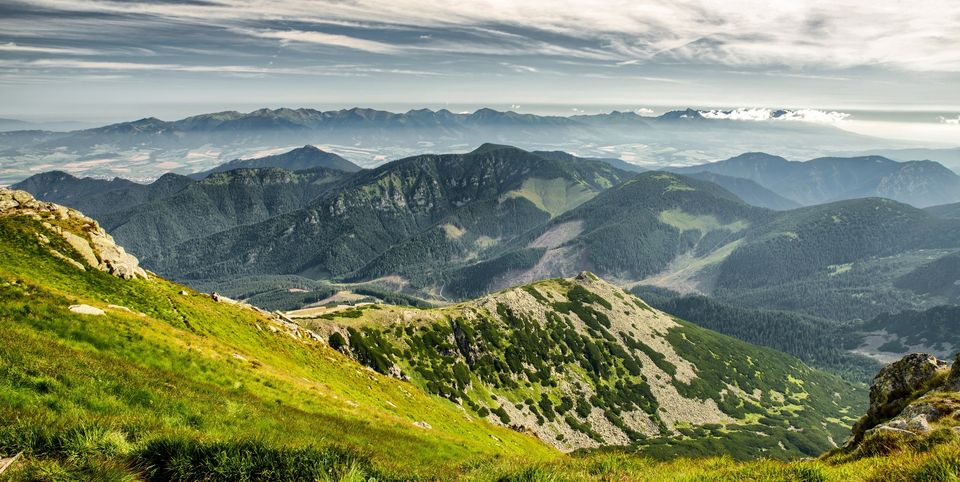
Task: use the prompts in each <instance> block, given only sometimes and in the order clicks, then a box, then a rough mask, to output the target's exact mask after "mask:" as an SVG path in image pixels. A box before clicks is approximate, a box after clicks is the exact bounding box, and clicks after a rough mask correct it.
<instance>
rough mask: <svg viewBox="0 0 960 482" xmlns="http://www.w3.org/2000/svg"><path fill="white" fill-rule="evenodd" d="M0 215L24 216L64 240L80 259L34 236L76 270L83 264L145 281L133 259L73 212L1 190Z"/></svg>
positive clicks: (90, 223)
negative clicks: (39, 223)
mask: <svg viewBox="0 0 960 482" xmlns="http://www.w3.org/2000/svg"><path fill="white" fill-rule="evenodd" d="M0 216H27V217H30V218H33V219H36V220H38V221H41V222H42V223H43V225H44V227H46V228H47V229H49V230H50V231H52V232H54V233H56V234H57V235H59V236H60V237H61V238H63V240H64V241H66V242H67V244H69V245H70V247H72V248H73V249H74V251H76V253H77V255H79V257H80V258H81V259H80V260H75V259H73V258H71V257H69V256H67V255H65V254H64V253H61V252H59V251H57V250H56V249H54V248H53V247H50V246H49V245H50V239H49V238H48V237H47V236H45V235H43V234H42V233H37V239H38V240H39V241H40V242H41V243H42V244H45V245H48V249H49V250H50V252H51V253H52V254H53V255H54V256H56V257H58V258H61V259H64V260H66V261H68V262H70V264H72V265H73V266H75V267H78V268H79V269H84V265H86V266H90V267H93V268H96V269H99V270H100V271H105V272H107V273H110V274H112V275H114V276H116V277H118V278H123V279H133V278H147V272H146V271H144V269H143V268H141V267H140V262H139V261H138V260H137V258H136V257H134V256H133V255H131V254H129V253H127V252H126V251H125V250H124V249H123V247H121V246H119V245H117V243H115V242H114V240H113V237H112V236H110V235H109V234H107V232H106V231H105V230H104V229H103V228H102V227H100V225H99V224H98V223H97V222H96V221H94V220H93V219H90V218H88V217H86V216H84V215H83V214H82V213H81V212H80V211H77V210H76V209H71V208H68V207H65V206H61V205H59V204H54V203H49V202H43V201H38V200H36V199H34V198H33V196H31V195H30V193H28V192H26V191H16V190H11V189H0ZM79 261H82V262H83V263H80V262H79Z"/></svg>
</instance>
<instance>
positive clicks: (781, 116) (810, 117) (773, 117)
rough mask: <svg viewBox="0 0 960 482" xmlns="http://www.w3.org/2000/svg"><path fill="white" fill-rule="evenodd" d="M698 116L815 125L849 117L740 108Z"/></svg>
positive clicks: (837, 113) (803, 111) (702, 112)
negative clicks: (809, 123)
mask: <svg viewBox="0 0 960 482" xmlns="http://www.w3.org/2000/svg"><path fill="white" fill-rule="evenodd" d="M700 115H702V116H704V117H706V118H708V119H729V120H740V121H754V122H756V121H795V122H811V123H815V124H837V123H840V122H843V121H844V120H846V119H847V118H849V117H850V114H847V113H845V112H837V111H824V110H818V109H796V110H783V109H781V110H773V109H768V108H765V107H740V108H737V109H731V110H709V111H701V112H700Z"/></svg>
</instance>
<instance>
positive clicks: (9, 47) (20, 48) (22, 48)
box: [0, 42, 102, 55]
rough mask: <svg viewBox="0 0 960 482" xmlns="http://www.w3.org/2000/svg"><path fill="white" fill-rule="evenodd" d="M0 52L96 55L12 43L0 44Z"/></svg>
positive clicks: (80, 51) (65, 49) (72, 50)
mask: <svg viewBox="0 0 960 482" xmlns="http://www.w3.org/2000/svg"><path fill="white" fill-rule="evenodd" d="M0 52H17V53H31V54H60V55H97V54H100V53H102V52H98V51H96V50H93V49H82V48H72V47H46V46H38V45H20V44H16V43H14V42H7V43H0Z"/></svg>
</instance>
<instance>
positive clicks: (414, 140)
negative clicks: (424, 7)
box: [0, 108, 904, 184]
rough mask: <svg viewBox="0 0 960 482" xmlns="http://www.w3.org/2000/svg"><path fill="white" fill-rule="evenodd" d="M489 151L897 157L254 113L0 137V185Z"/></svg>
mask: <svg viewBox="0 0 960 482" xmlns="http://www.w3.org/2000/svg"><path fill="white" fill-rule="evenodd" d="M483 142H496V143H500V144H509V145H516V146H520V147H522V148H524V149H527V150H539V151H553V150H557V149H562V150H566V151H571V152H576V153H577V154H578V155H580V156H582V157H590V158H619V159H627V160H629V161H630V163H633V164H639V165H641V166H643V167H644V168H657V167H663V166H667V165H691V164H698V163H703V162H707V161H712V160H715V159H721V158H724V157H729V156H733V155H736V154H739V153H742V152H745V151H750V150H775V151H774V152H777V153H779V154H782V155H786V156H790V157H791V158H803V157H808V156H810V157H812V156H816V155H822V154H823V153H825V152H836V151H844V150H845V151H855V150H864V149H875V148H895V147H904V146H903V145H902V144H901V143H897V142H891V141H883V140H879V139H875V138H870V137H866V136H861V135H858V134H854V133H851V132H847V131H843V130H840V129H838V128H835V127H833V126H829V125H821V124H814V123H808V122H798V121H784V120H777V119H772V120H769V121H763V122H750V121H739V120H731V119H711V118H707V117H704V116H703V115H702V114H700V112H699V111H697V110H695V109H685V110H678V111H672V112H667V113H664V114H662V115H660V116H657V117H652V116H641V115H638V114H636V113H633V112H616V111H614V112H611V113H607V114H595V115H575V116H570V117H562V116H541V115H533V114H521V113H516V112H510V111H507V112H502V111H496V110H493V109H479V110H477V111H475V112H472V113H454V112H451V111H449V110H445V109H441V110H436V111H434V110H429V109H419V110H410V111H407V112H403V113H394V112H387V111H382V110H374V109H363V108H353V109H343V110H334V111H321V110H315V109H288V108H280V109H260V110H256V111H253V112H248V113H241V112H233V111H229V112H218V113H211V114H202V115H197V116H193V117H188V118H185V119H180V120H175V121H163V120H160V119H157V118H153V117H149V118H144V119H140V120H136V121H131V122H121V123H117V124H112V125H107V126H103V127H97V128H91V129H83V130H75V131H69V132H53V131H43V130H24V131H14V132H0V156H2V158H4V160H5V161H8V162H5V163H4V165H3V167H2V168H0V184H6V183H13V182H17V181H19V180H22V179H24V178H26V177H28V176H29V175H30V174H31V173H33V172H36V169H37V167H38V166H43V168H44V169H46V170H50V169H60V170H64V171H67V172H71V173H73V174H78V175H94V176H98V177H114V176H125V175H127V173H129V172H136V173H137V175H138V176H139V177H138V179H139V180H153V179H155V178H157V177H159V176H160V175H162V174H163V173H164V172H169V171H172V172H177V173H180V174H192V173H196V172H203V171H207V170H209V169H211V168H213V167H214V166H216V165H219V164H222V163H223V162H225V161H228V160H232V159H240V158H242V159H248V158H257V157H262V154H261V153H262V152H264V151H268V150H275V149H277V148H278V147H283V146H291V147H292V146H303V145H318V146H325V149H326V150H328V151H334V152H336V153H337V154H339V155H341V156H344V157H345V158H348V159H349V160H350V161H351V162H353V163H355V164H357V165H360V166H363V167H374V166H376V165H379V164H382V163H383V162H385V161H386V160H388V159H397V158H401V157H408V156H410V155H416V154H421V153H429V152H464V151H465V150H467V149H468V148H469V146H476V145H479V144H481V143H483Z"/></svg>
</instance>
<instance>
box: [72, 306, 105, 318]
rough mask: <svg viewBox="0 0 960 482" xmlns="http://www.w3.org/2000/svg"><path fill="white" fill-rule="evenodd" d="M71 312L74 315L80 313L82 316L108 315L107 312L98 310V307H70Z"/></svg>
mask: <svg viewBox="0 0 960 482" xmlns="http://www.w3.org/2000/svg"><path fill="white" fill-rule="evenodd" d="M70 311H72V312H74V313H79V314H81V315H98V316H102V315H105V314H107V313H106V312H105V311H103V310H101V309H100V308H97V307H96V306H90V305H70Z"/></svg>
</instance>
